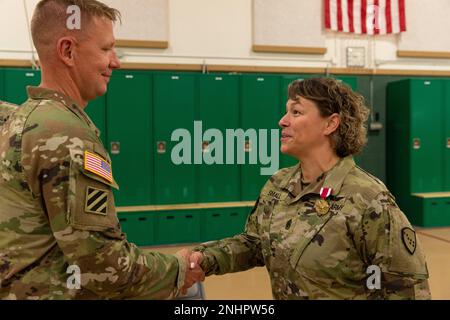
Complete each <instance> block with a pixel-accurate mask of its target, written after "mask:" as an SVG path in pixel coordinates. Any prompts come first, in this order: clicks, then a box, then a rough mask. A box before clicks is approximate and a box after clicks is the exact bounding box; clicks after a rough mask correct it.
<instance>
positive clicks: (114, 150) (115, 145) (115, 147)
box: [111, 141, 120, 154]
mask: <svg viewBox="0 0 450 320" xmlns="http://www.w3.org/2000/svg"><path fill="white" fill-rule="evenodd" d="M119 153H120V142H118V141H112V142H111V154H119Z"/></svg>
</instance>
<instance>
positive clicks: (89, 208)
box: [84, 187, 108, 216]
mask: <svg viewBox="0 0 450 320" xmlns="http://www.w3.org/2000/svg"><path fill="white" fill-rule="evenodd" d="M107 208H108V191H107V190H101V189H97V188H92V187H87V189H86V201H85V205H84V210H85V211H86V213H93V214H100V215H103V216H106V215H107V213H108V209H107Z"/></svg>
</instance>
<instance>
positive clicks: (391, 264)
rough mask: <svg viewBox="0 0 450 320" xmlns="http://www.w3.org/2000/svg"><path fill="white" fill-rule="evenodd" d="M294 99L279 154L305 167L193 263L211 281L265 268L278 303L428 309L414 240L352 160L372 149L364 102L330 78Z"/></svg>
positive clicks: (280, 179)
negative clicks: (408, 303)
mask: <svg viewBox="0 0 450 320" xmlns="http://www.w3.org/2000/svg"><path fill="white" fill-rule="evenodd" d="M288 94H289V99H288V101H287V104H286V114H285V115H284V116H283V118H282V119H281V120H280V122H279V125H280V126H281V128H282V134H281V151H282V152H283V153H286V154H289V155H291V156H293V157H295V158H297V159H298V160H299V164H298V165H296V166H294V167H291V168H285V169H282V170H280V171H278V172H277V173H275V174H274V175H273V176H272V177H271V178H270V179H269V181H267V183H266V184H265V186H264V187H263V189H262V191H261V194H260V197H259V199H258V201H257V203H256V205H255V207H254V209H253V211H252V213H251V214H250V216H249V218H248V221H247V225H246V228H245V231H244V232H243V233H241V234H239V235H236V236H234V237H232V238H228V239H223V240H219V241H214V242H209V243H205V244H203V245H201V246H199V247H197V248H195V249H194V251H198V252H195V253H193V256H191V259H194V260H195V259H197V261H201V265H202V267H203V270H204V271H205V273H206V275H211V274H217V275H219V274H224V273H228V272H237V271H243V270H247V269H250V268H252V267H255V266H262V265H265V266H266V267H267V270H268V271H269V274H270V279H271V284H272V293H273V297H274V298H275V299H429V298H430V292H429V288H428V280H427V278H428V271H427V267H426V262H425V258H424V255H423V252H422V249H421V247H420V245H419V243H418V240H417V239H416V235H415V231H414V230H413V228H412V227H411V224H410V223H409V222H408V220H407V218H406V216H405V215H404V214H403V212H402V211H401V210H400V209H399V208H398V206H397V205H396V203H395V200H394V197H393V196H392V195H391V193H390V192H389V191H388V190H387V188H386V187H385V185H384V184H383V183H382V182H381V181H380V180H378V179H377V178H375V177H374V176H372V175H370V174H369V173H367V172H365V171H364V170H362V169H361V168H359V167H358V166H356V165H355V162H354V161H353V158H352V156H353V155H354V154H357V153H358V152H359V151H360V150H361V149H362V147H363V146H364V144H365V143H366V128H365V126H364V123H365V121H366V120H367V115H368V109H367V108H366V107H365V106H364V100H363V97H362V96H361V95H359V94H357V93H355V92H353V91H352V90H351V89H350V88H349V87H348V86H346V85H344V84H342V83H340V82H338V81H336V80H334V79H330V78H314V79H307V80H303V81H294V82H293V83H291V84H290V86H289V90H288ZM191 261H192V260H191Z"/></svg>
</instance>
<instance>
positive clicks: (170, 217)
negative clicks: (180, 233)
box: [166, 216, 175, 220]
mask: <svg viewBox="0 0 450 320" xmlns="http://www.w3.org/2000/svg"><path fill="white" fill-rule="evenodd" d="M166 219H167V220H172V219H175V216H167V217H166Z"/></svg>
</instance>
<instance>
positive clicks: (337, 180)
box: [280, 156, 355, 201]
mask: <svg viewBox="0 0 450 320" xmlns="http://www.w3.org/2000/svg"><path fill="white" fill-rule="evenodd" d="M354 167H355V161H354V160H353V157H352V156H347V157H345V158H341V159H340V160H339V161H338V163H336V165H335V166H334V167H333V168H331V169H330V170H329V171H327V172H325V173H324V174H323V175H322V176H321V177H320V178H319V179H318V181H316V182H312V183H310V184H309V185H308V186H307V187H306V188H305V189H303V190H301V188H300V177H301V165H300V163H299V164H298V165H297V166H296V167H295V169H294V170H293V173H292V174H291V175H288V176H287V177H286V178H285V179H283V180H282V181H281V183H280V187H281V188H282V189H284V190H286V191H288V192H289V193H290V194H291V195H292V197H293V198H295V199H294V201H295V200H297V199H299V198H301V197H303V196H304V195H306V194H310V193H313V194H319V193H320V189H321V188H322V187H327V188H332V193H331V195H333V196H336V195H338V194H339V192H340V190H341V187H342V184H343V182H344V179H345V177H346V176H347V175H348V173H349V172H350V170H352V169H353V168H354Z"/></svg>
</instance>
